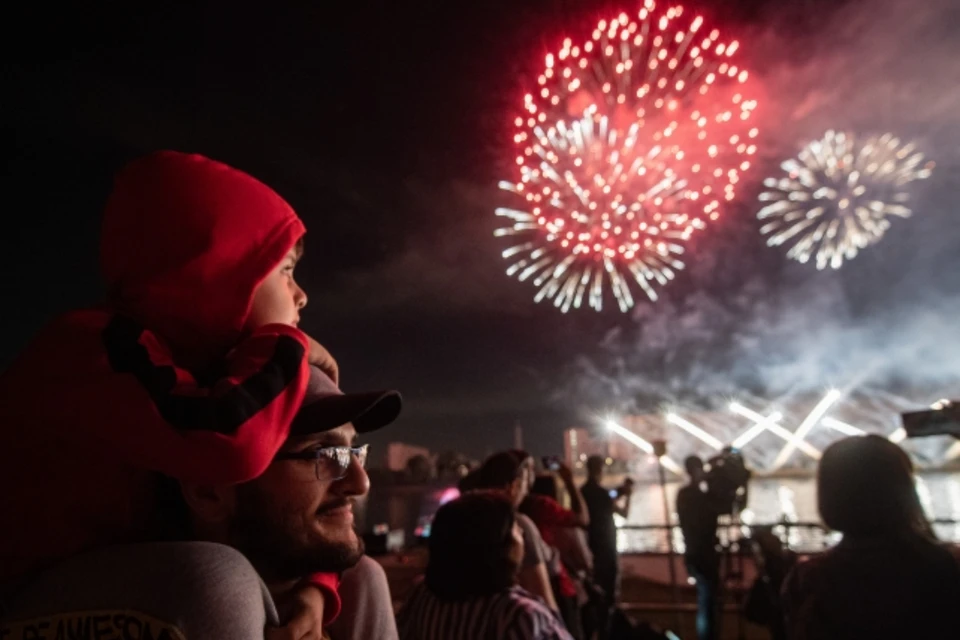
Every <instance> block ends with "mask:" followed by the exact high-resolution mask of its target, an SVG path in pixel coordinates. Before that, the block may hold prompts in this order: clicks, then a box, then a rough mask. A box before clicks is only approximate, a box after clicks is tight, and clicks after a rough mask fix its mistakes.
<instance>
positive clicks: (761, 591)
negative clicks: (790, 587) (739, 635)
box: [745, 527, 797, 640]
mask: <svg viewBox="0 0 960 640" xmlns="http://www.w3.org/2000/svg"><path fill="white" fill-rule="evenodd" d="M750 538H751V539H750V542H751V544H750V546H751V548H752V550H753V558H754V563H755V564H756V567H757V578H756V580H755V581H754V583H753V587H752V588H751V590H750V594H749V595H748V596H747V602H746V605H745V615H746V617H747V619H748V620H750V621H751V622H755V623H757V624H759V625H762V626H764V627H767V629H769V630H770V637H771V639H772V640H785V639H786V637H787V631H786V627H785V626H784V623H783V603H782V601H781V599H780V591H781V589H782V587H783V583H784V580H786V577H787V574H788V573H789V572H790V570H791V569H792V568H793V567H794V565H796V563H797V555H796V554H795V553H794V552H793V551H790V550H789V549H786V548H784V546H783V542H782V541H781V540H780V538H778V537H777V536H776V535H775V534H774V533H773V530H772V528H771V527H754V528H753V531H752V532H751V536H750Z"/></svg>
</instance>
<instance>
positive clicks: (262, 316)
mask: <svg viewBox="0 0 960 640" xmlns="http://www.w3.org/2000/svg"><path fill="white" fill-rule="evenodd" d="M299 259H300V250H299V248H298V247H294V248H292V249H290V251H288V252H287V255H286V256H284V258H283V260H281V261H280V264H278V265H277V266H276V268H275V269H274V270H273V271H271V272H270V275H268V276H267V277H266V279H265V280H264V281H263V282H261V283H260V286H259V287H257V290H256V291H255V292H254V293H253V304H252V305H251V307H250V314H249V315H248V316H247V326H246V328H247V330H248V331H252V330H254V329H256V328H257V327H262V326H264V325H267V324H288V325H291V326H294V327H295V326H297V323H299V322H300V309H302V308H303V307H305V306H306V304H307V294H306V293H304V292H303V289H301V288H300V286H299V285H298V284H297V282H296V280H294V279H293V270H294V268H295V267H296V266H297V261H298V260H299Z"/></svg>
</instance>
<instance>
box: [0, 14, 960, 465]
mask: <svg viewBox="0 0 960 640" xmlns="http://www.w3.org/2000/svg"><path fill="white" fill-rule="evenodd" d="M140 4H141V3H117V6H116V7H113V8H110V9H105V8H102V7H88V8H86V9H84V10H83V11H79V10H75V11H72V12H67V13H62V12H54V11H52V10H49V11H48V10H39V9H38V10H36V12H35V13H32V14H27V13H21V14H20V15H17V16H11V17H9V18H8V20H7V22H8V29H10V28H12V29H13V30H14V31H15V32H16V35H17V38H19V45H17V46H16V47H15V48H13V49H12V50H11V51H10V53H8V54H7V56H6V59H5V60H4V62H3V67H4V73H3V77H4V85H5V86H6V87H7V90H6V91H5V98H4V100H3V106H2V114H3V117H2V128H3V140H4V142H5V144H6V147H7V150H6V153H5V154H4V160H5V167H4V171H3V176H2V190H3V193H4V194H5V201H6V202H7V206H5V207H4V233H3V236H2V238H3V239H2V243H3V251H2V252H0V260H2V270H3V272H4V274H5V276H4V278H3V283H2V288H3V289H2V297H3V300H4V304H5V307H6V312H5V313H4V316H5V320H6V322H5V326H6V327H7V333H6V334H5V337H4V338H3V340H2V342H0V365H3V366H5V365H6V364H8V363H9V362H10V360H11V359H12V358H13V357H14V355H15V354H16V353H17V351H18V350H19V349H20V348H22V346H23V345H24V344H25V343H26V342H27V340H28V339H29V338H30V336H31V335H32V334H33V333H34V332H35V331H36V330H37V329H38V328H39V327H40V326H41V325H42V324H43V323H44V322H45V321H47V320H48V319H50V318H51V317H53V316H54V315H55V314H56V313H58V312H62V311H64V310H67V309H69V308H74V307H79V306H84V305H89V304H93V303H96V302H97V301H98V299H99V296H100V295H101V290H100V285H99V279H98V274H97V243H98V225H99V216H100V211H101V208H102V206H103V203H104V201H105V198H106V195H107V192H108V190H109V187H110V182H111V177H112V174H113V173H114V172H115V171H116V169H117V168H119V167H120V166H121V165H122V164H123V163H124V162H125V161H127V160H129V159H131V158H133V157H136V156H138V155H140V154H142V153H145V152H148V151H151V150H155V149H161V148H172V149H178V150H182V151H189V152H198V153H202V154H205V155H208V156H211V157H213V158H216V159H218V160H222V161H224V162H227V163H228V164H231V165H234V166H236V167H238V168H240V169H243V170H245V171H247V172H249V173H251V174H253V175H254V176H256V177H258V178H260V179H262V180H263V181H265V182H266V183H267V184H269V185H271V186H272V187H274V188H275V189H276V190H277V191H278V192H279V193H280V194H281V195H282V196H284V197H285V198H286V199H287V200H288V201H289V202H290V203H291V204H292V205H293V207H294V208H295V209H296V210H297V211H298V213H299V214H300V216H301V217H302V218H303V219H304V221H305V223H306V225H307V228H308V235H307V253H306V256H305V259H304V261H303V262H302V263H301V266H300V268H299V269H298V279H299V281H300V284H301V285H302V286H303V287H304V288H305V290H306V291H307V292H308V293H309V295H310V305H309V307H308V308H307V309H306V313H305V314H304V317H303V324H302V326H303V328H304V329H305V330H306V331H307V332H309V333H310V334H312V335H313V336H314V337H316V338H317V339H318V340H320V341H321V342H322V343H324V344H325V345H327V346H328V347H329V348H330V350H331V351H332V352H333V354H334V355H335V356H336V357H337V358H338V360H339V361H340V364H341V368H342V375H343V386H344V388H345V389H347V390H360V389H364V388H383V387H390V388H397V389H399V390H401V391H402V393H403V394H404V396H405V399H406V407H405V412H404V415H403V417H402V418H401V420H400V421H399V422H398V423H397V424H396V425H395V426H394V427H392V428H391V429H390V430H389V431H387V432H384V433H383V434H378V435H377V436H375V437H374V440H373V442H374V444H382V443H384V442H387V441H389V440H401V441H406V442H411V443H415V444H422V445H427V446H430V447H431V448H432V449H433V450H443V449H450V448H455V449H460V450H464V451H467V452H468V453H471V454H473V455H482V454H484V453H486V452H489V451H492V450H494V449H497V448H503V447H505V446H509V445H510V444H511V443H512V434H513V426H514V425H515V424H521V425H522V426H523V427H524V433H525V437H526V439H527V445H528V446H529V448H531V449H533V450H534V451H537V452H540V453H553V452H557V453H558V452H559V448H560V445H561V441H560V432H561V430H562V429H563V428H566V427H568V426H570V425H572V424H576V423H579V422H582V421H583V419H584V413H583V411H582V410H581V407H580V404H579V399H578V398H575V397H570V396H568V395H567V394H566V393H565V390H566V389H569V388H571V387H570V386H569V385H568V384H567V381H566V379H565V377H566V376H568V375H569V372H570V371H571V369H570V367H571V363H573V362H575V361H577V360H578V359H583V358H591V357H593V356H594V355H596V353H597V350H598V349H599V348H600V347H599V346H598V345H601V344H602V343H603V342H604V340H605V338H607V337H608V336H610V335H611V332H612V331H613V332H616V331H618V330H620V329H623V328H624V327H625V326H626V325H630V324H631V322H632V321H631V319H630V318H629V317H628V316H623V315H620V314H618V313H616V312H615V311H613V309H612V308H611V310H610V311H609V312H607V313H604V314H599V315H598V314H595V313H593V312H592V311H589V312H580V313H579V314H570V315H561V314H559V313H558V312H557V311H555V310H554V309H553V307H552V306H548V305H534V304H533V302H532V295H533V290H532V289H531V288H530V285H529V284H528V283H527V284H525V283H518V282H516V281H515V280H512V279H509V278H507V277H506V276H505V275H504V274H503V269H504V263H503V261H502V259H501V257H500V255H499V251H500V250H501V249H502V248H503V247H502V245H501V244H500V243H499V242H498V241H497V240H496V239H495V238H494V237H493V230H494V229H495V228H496V227H497V220H496V219H495V217H494V216H493V209H494V207H495V206H497V204H498V203H499V201H500V200H499V199H501V196H500V195H499V194H498V192H497V190H496V182H497V180H498V179H500V178H502V177H504V172H505V171H506V167H507V166H508V165H507V164H506V163H508V162H509V161H510V159H511V157H512V151H511V144H509V143H510V140H509V134H510V123H511V121H512V115H513V113H514V109H515V105H518V104H520V100H521V97H522V95H523V90H524V88H525V87H527V86H529V84H530V82H531V80H532V78H533V77H534V76H533V74H534V73H535V72H536V70H537V64H538V63H539V62H540V61H541V60H542V55H543V53H544V52H546V51H547V50H549V49H554V48H556V44H557V42H558V37H559V36H560V35H562V34H563V33H565V31H564V25H565V24H578V23H579V24H582V23H591V22H593V21H594V20H596V19H597V18H598V17H600V16H601V15H602V14H601V13H600V12H599V10H600V9H601V8H602V7H604V6H617V7H618V8H619V7H621V6H625V7H628V8H630V7H632V4H631V3H628V2H623V3H619V4H616V3H603V2H573V1H570V2H563V1H562V0H552V1H551V0H487V1H484V2H469V3H468V2H438V1H436V0H433V1H429V2H428V1H420V0H417V1H409V2H366V1H363V0H358V1H356V2H349V3H340V6H338V7H337V8H336V9H335V10H329V9H326V8H322V7H323V3H319V2H300V3H270V4H271V6H270V7H269V8H267V7H266V3H257V4H258V5H260V7H259V8H258V9H257V10H246V9H241V8H238V5H237V4H235V3H233V4H227V3H223V4H215V3H194V4H197V5H199V7H200V8H191V9H184V8H179V7H174V6H169V7H168V6H164V3H155V4H151V5H150V7H151V8H148V9H145V8H143V7H141V6H137V5H140ZM836 4H838V3H831V2H826V1H823V2H816V1H809V0H808V1H806V2H793V3H782V2H780V3H778V2H761V1H759V0H753V1H751V2H740V3H731V2H711V3H708V11H711V12H712V13H713V15H714V23H715V24H717V25H718V26H721V27H724V28H728V29H731V30H733V31H734V32H738V31H746V32H749V31H750V30H754V31H755V30H757V29H758V28H759V25H761V24H762V22H763V21H764V20H766V19H768V17H769V15H770V12H771V11H772V8H771V7H773V6H775V5H777V6H779V7H780V8H779V9H777V11H778V12H780V13H779V15H780V19H781V23H789V24H790V25H791V28H792V30H793V31H792V32H791V33H786V34H784V35H783V37H784V38H802V37H803V35H804V29H806V28H809V29H815V28H817V25H818V24H820V23H821V22H822V21H826V20H828V19H829V13H828V12H827V8H828V7H832V6H835V5H836ZM784 6H786V8H783V7H784ZM23 11H27V10H26V9H24V10H23ZM784 14H786V15H788V16H790V15H792V16H793V18H794V19H790V20H784V19H783V15H784ZM9 46H10V45H9V44H8V47H9ZM748 191H749V190H748ZM732 218H733V221H732V222H731V223H730V225H728V227H727V228H726V231H722V230H721V231H722V232H721V233H720V235H721V236H722V235H723V233H726V234H727V235H728V236H733V235H736V234H738V233H739V232H740V231H738V230H742V228H743V225H748V224H752V222H751V220H752V218H751V214H750V212H749V211H748V210H747V209H743V210H742V211H739V210H737V209H736V208H734V213H733V214H732ZM738 225H739V226H738ZM954 237H956V236H955V235H954ZM728 240H729V238H728ZM744 243H745V244H737V246H736V248H735V252H736V253H738V254H743V253H746V254H749V255H752V256H756V261H755V262H752V263H751V266H750V267H749V270H751V271H756V270H757V269H760V270H764V271H766V272H767V273H769V274H770V282H771V283H772V285H776V283H777V282H779V281H780V280H781V278H786V279H789V278H791V277H793V276H792V274H791V273H787V274H786V275H784V274H783V273H781V272H782V270H783V269H784V267H783V266H782V264H783V262H784V261H783V260H782V259H780V257H779V256H776V255H774V254H773V253H771V251H770V250H764V248H763V247H762V246H761V245H762V243H761V242H760V240H759V239H757V238H755V237H753V236H751V237H750V239H749V240H746V241H744ZM719 244H722V243H719ZM727 244H728V245H729V242H728V243H727ZM894 249H896V247H894ZM698 251H703V252H706V251H709V247H706V246H705V245H704V243H703V242H702V241H701V242H700V243H698V244H696V245H695V247H694V252H695V253H696V252H698ZM936 255H939V254H935V255H934V257H933V258H930V260H932V261H934V262H933V263H931V264H926V265H924V267H923V269H925V270H926V271H929V272H931V273H932V272H933V271H934V270H935V268H936V267H937V264H938V263H936V262H935V260H936V259H937V258H936ZM713 259H714V260H716V259H717V258H716V257H714V258H713ZM721 261H722V258H721ZM872 264H873V266H876V263H872ZM952 264H953V265H954V266H955V264H956V263H952ZM867 266H870V265H869V264H868V265H867ZM941 266H942V265H941ZM865 268H866V267H864V268H862V269H861V271H859V272H858V271H857V270H856V269H853V270H851V273H850V274H849V275H847V276H845V277H847V281H846V282H844V283H842V286H843V287H844V288H845V290H847V291H859V290H860V288H859V287H858V286H857V283H858V278H866V277H868V275H867V272H865V271H864V270H863V269H865ZM937 270H938V271H942V268H938V269H937ZM737 273H741V272H739V271H738V272H737ZM941 275H942V274H941ZM693 277H694V276H691V278H693ZM685 278H686V276H682V277H681V278H680V280H679V281H678V282H677V283H675V286H676V291H675V292H673V293H672V295H674V296H676V299H677V300H682V299H683V296H686V295H688V294H691V293H692V292H694V291H696V290H697V289H698V287H699V286H700V285H699V283H698V282H696V281H694V280H690V279H685ZM727 279H728V280H729V281H730V282H726V283H723V282H721V284H720V285H719V287H720V289H719V291H721V292H722V291H723V290H724V289H723V288H724V287H727V286H729V287H734V285H735V283H736V282H738V281H739V280H740V276H739V275H737V274H734V275H731V276H729V277H728V278H727ZM946 280H947V279H946V278H943V281H944V282H946ZM872 304H879V303H877V302H876V301H873V300H872V299H867V300H866V301H865V302H863V305H864V306H865V308H867V309H869V308H871V305H872ZM611 307H612V305H611ZM637 321H639V320H637Z"/></svg>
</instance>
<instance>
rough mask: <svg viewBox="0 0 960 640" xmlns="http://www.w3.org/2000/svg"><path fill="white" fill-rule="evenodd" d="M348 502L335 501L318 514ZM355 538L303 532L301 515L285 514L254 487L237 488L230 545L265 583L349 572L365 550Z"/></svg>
mask: <svg viewBox="0 0 960 640" xmlns="http://www.w3.org/2000/svg"><path fill="white" fill-rule="evenodd" d="M241 487H242V488H241ZM350 502H351V501H350V500H349V499H346V498H345V499H342V500H334V501H332V502H330V503H327V504H325V505H323V506H322V507H321V508H320V509H319V510H318V512H317V514H316V515H317V516H320V515H321V514H322V513H323V512H324V511H328V510H331V509H336V508H338V507H342V506H344V505H346V504H349V503H350ZM352 537H353V540H351V541H340V540H336V541H335V540H326V539H323V538H322V537H321V536H320V535H319V534H318V533H317V531H316V530H310V531H304V521H303V519H302V514H300V513H284V512H282V511H281V510H279V509H278V508H277V507H276V506H275V503H274V502H273V501H272V500H269V499H266V498H265V497H264V496H261V495H260V493H259V492H258V491H256V489H255V488H254V487H252V486H250V485H247V486H246V487H244V486H243V485H240V487H238V491H237V511H236V514H235V517H234V519H233V522H232V523H231V525H230V538H231V542H232V544H233V546H234V547H236V548H237V549H238V550H239V551H240V552H241V553H243V554H244V555H245V556H247V559H248V560H250V563H251V564H252V565H253V566H254V568H255V569H256V570H257V572H258V573H259V574H260V576H261V577H262V578H263V579H264V581H266V582H274V581H277V582H280V581H287V580H299V579H301V578H303V577H305V576H309V575H312V574H314V573H339V572H341V571H344V570H345V569H349V568H350V567H352V566H354V565H355V564H357V562H359V561H360V557H361V556H362V555H363V551H364V545H363V539H362V538H361V537H360V536H359V535H358V534H357V533H356V532H355V531H354V535H353V536H352Z"/></svg>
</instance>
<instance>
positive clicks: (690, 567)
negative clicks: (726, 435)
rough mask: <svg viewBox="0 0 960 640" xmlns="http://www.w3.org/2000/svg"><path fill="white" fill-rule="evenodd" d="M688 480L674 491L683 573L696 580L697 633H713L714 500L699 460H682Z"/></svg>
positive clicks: (708, 636)
mask: <svg viewBox="0 0 960 640" xmlns="http://www.w3.org/2000/svg"><path fill="white" fill-rule="evenodd" d="M684 466H685V467H686V469H687V473H688V474H689V475H690V484H688V485H686V486H685V487H683V488H682V489H680V491H679V492H677V517H678V518H679V519H680V530H681V531H682V532H683V544H684V547H685V551H684V554H683V559H684V562H685V563H686V566H687V573H689V574H690V577H692V578H693V579H694V580H696V581H697V637H698V638H700V640H712V639H713V638H716V637H717V600H718V594H719V591H720V554H719V552H718V551H717V547H718V545H719V543H720V541H719V540H718V539H717V517H718V516H719V515H720V509H719V508H718V505H717V501H716V499H715V498H714V497H712V496H711V495H710V494H709V493H708V492H707V491H706V475H705V474H704V471H703V460H701V459H700V458H698V457H697V456H690V457H689V458H687V459H686V460H685V461H684Z"/></svg>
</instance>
